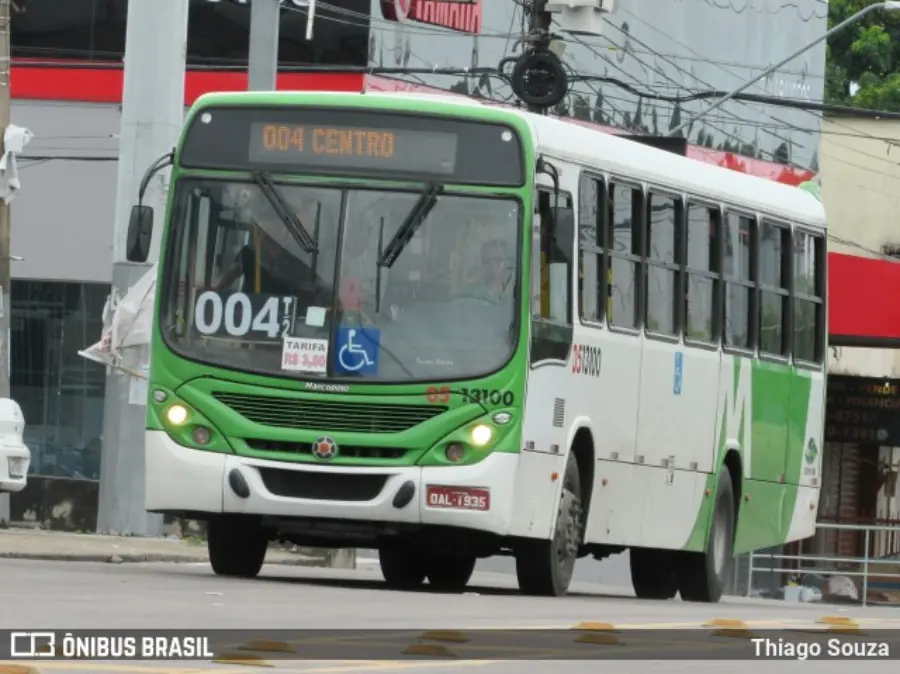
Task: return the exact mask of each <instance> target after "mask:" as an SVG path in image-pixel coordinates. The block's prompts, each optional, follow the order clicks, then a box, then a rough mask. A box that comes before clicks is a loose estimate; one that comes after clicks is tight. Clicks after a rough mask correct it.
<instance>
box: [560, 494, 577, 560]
mask: <svg viewBox="0 0 900 674" xmlns="http://www.w3.org/2000/svg"><path fill="white" fill-rule="evenodd" d="M582 518H583V510H582V508H581V501H579V500H578V498H577V497H576V496H575V495H574V494H572V493H571V492H568V491H565V492H563V496H562V500H561V503H560V512H559V517H558V520H557V524H556V541H557V544H556V552H557V558H558V559H559V561H560V562H566V561H568V560H570V559H575V558H576V557H577V556H578V548H579V547H580V545H581V531H582V526H581V521H582Z"/></svg>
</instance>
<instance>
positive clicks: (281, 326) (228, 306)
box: [194, 290, 294, 339]
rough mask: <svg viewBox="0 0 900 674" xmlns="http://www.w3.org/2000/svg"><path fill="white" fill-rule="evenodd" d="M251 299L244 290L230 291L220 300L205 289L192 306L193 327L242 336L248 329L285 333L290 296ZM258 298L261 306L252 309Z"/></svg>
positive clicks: (272, 335) (204, 331) (288, 324)
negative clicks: (238, 291)
mask: <svg viewBox="0 0 900 674" xmlns="http://www.w3.org/2000/svg"><path fill="white" fill-rule="evenodd" d="M254 299H257V302H253V300H252V299H251V296H250V295H247V294H246V293H232V294H231V295H229V296H228V297H227V299H225V300H224V301H223V299H222V296H221V295H220V294H219V293H217V292H215V291H213V290H207V291H205V292H203V293H201V294H200V296H199V297H198V298H197V303H196V304H195V305H194V326H195V327H196V328H197V331H198V332H200V334H203V335H214V334H216V333H221V332H222V331H223V330H224V332H225V333H227V334H228V335H231V336H232V337H244V336H246V335H248V334H250V333H251V332H257V333H261V334H265V335H267V336H268V337H269V338H270V339H274V338H275V337H277V336H278V335H279V333H280V334H281V336H282V337H283V336H285V335H287V334H288V332H289V330H290V327H291V311H290V310H291V308H292V304H293V301H294V299H293V298H292V297H267V298H258V296H257V297H254ZM258 299H264V301H263V302H262V306H261V307H259V309H257V310H254V306H253V305H254V304H257V306H258V305H259V301H258Z"/></svg>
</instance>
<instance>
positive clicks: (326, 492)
mask: <svg viewBox="0 0 900 674" xmlns="http://www.w3.org/2000/svg"><path fill="white" fill-rule="evenodd" d="M258 470H259V475H260V477H261V478H262V481H263V484H264V485H265V486H266V489H268V490H269V492H270V493H272V494H274V495H275V496H281V497H283V498H305V499H316V500H320V501H371V500H372V499H375V498H377V497H378V495H379V494H380V493H381V490H382V489H384V485H385V482H387V479H388V476H387V475H372V474H359V473H305V472H302V471H295V470H281V469H279V468H259V469H258Z"/></svg>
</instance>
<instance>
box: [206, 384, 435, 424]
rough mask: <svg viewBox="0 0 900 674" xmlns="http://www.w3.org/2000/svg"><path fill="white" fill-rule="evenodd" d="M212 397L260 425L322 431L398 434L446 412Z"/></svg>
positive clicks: (229, 395)
mask: <svg viewBox="0 0 900 674" xmlns="http://www.w3.org/2000/svg"><path fill="white" fill-rule="evenodd" d="M213 397H214V398H215V399H216V400H218V401H219V402H221V403H224V404H225V405H227V406H228V407H230V408H231V409H233V410H234V411H235V412H237V413H238V414H240V415H241V416H242V417H244V418H245V419H248V420H250V421H252V422H254V423H257V424H261V425H263V426H277V427H280V428H305V429H310V430H317V431H323V432H341V431H348V432H359V433H400V432H402V431H406V430H409V429H410V428H412V427H413V426H417V425H419V424H421V423H422V422H423V421H428V420H429V419H432V418H434V417H436V416H437V415H439V414H441V413H442V412H445V411H447V407H445V406H441V405H379V404H372V403H357V402H337V401H331V400H308V399H301V398H282V397H269V396H251V395H243V394H240V393H221V392H219V393H213Z"/></svg>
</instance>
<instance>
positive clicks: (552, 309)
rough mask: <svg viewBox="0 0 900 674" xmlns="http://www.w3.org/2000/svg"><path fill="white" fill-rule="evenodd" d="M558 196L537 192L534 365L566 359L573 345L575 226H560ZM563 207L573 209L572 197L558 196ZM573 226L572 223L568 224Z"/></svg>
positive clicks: (560, 205) (532, 353)
mask: <svg viewBox="0 0 900 674" xmlns="http://www.w3.org/2000/svg"><path fill="white" fill-rule="evenodd" d="M556 205H557V199H556V197H555V195H553V194H551V193H550V192H546V191H544V190H540V191H539V192H538V203H537V209H536V210H537V215H538V216H539V217H540V233H539V239H538V241H536V242H535V246H536V248H537V250H535V251H534V255H535V262H536V263H537V267H538V268H537V269H536V270H535V271H536V272H537V273H535V274H534V275H533V276H532V279H533V281H532V282H533V283H535V284H536V285H537V288H536V290H537V293H536V294H537V297H535V300H536V302H534V303H533V306H532V326H531V332H532V340H531V362H532V364H534V363H536V362H539V361H542V360H563V361H564V360H567V359H568V357H569V349H570V348H571V345H572V260H573V250H574V247H575V239H574V237H575V232H574V227H572V226H570V227H568V231H566V228H565V227H558V224H559V223H557V222H556V221H555V219H554V217H553V216H554V211H553V207H554V206H556ZM558 206H559V207H560V208H568V209H571V208H572V200H571V197H569V196H568V195H565V194H560V195H559V201H558ZM569 224H570V225H572V224H573V223H569Z"/></svg>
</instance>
